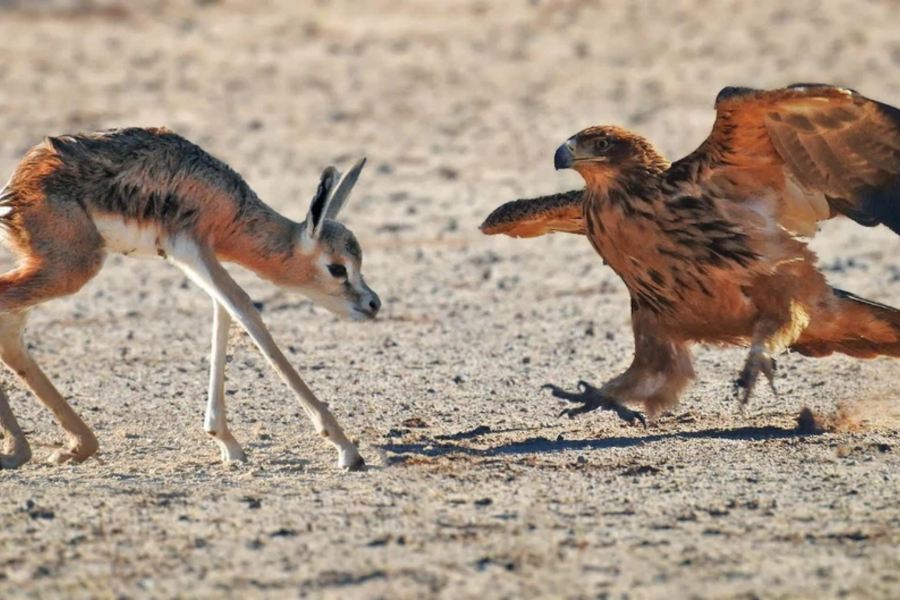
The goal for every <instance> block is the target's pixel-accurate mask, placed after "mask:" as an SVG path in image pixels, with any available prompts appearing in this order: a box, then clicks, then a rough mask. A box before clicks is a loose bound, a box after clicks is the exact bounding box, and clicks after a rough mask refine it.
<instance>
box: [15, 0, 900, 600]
mask: <svg viewBox="0 0 900 600" xmlns="http://www.w3.org/2000/svg"><path fill="white" fill-rule="evenodd" d="M898 24H900V4H898V3H897V2H892V1H887V0H884V1H864V0H847V1H837V0H835V1H827V2H817V1H805V0H804V1H798V2H792V3H787V2H783V1H776V0H757V1H755V2H714V1H711V0H686V1H683V2H649V1H648V2H635V3H628V2H622V1H619V0H616V1H612V0H610V1H605V2H601V1H597V2H591V1H579V0H571V1H559V2H553V1H548V2H540V1H537V0H534V1H530V2H526V1H509V2H501V1H500V0H497V1H495V2H490V1H486V0H448V1H441V2H437V1H433V0H414V1H401V0H366V1H365V2H363V1H356V2H354V1H352V0H340V1H338V0H335V1H328V0H309V1H304V2H295V1H291V0H259V1H250V0H244V1H238V0H233V1H219V2H217V1H215V0H205V1H199V0H198V1H196V2H187V1H184V2H176V1H174V0H172V1H170V2H167V1H164V0H159V1H129V2H125V1H124V0H121V1H117V0H108V1H99V0H98V1H95V2H88V1H85V0H68V1H64V0H57V1H52V2H51V1H41V0H33V1H28V0H21V1H19V2H16V1H9V0H7V1H4V2H0V173H7V174H9V173H11V172H12V170H13V168H14V166H15V165H16V163H17V161H18V160H19V159H20V158H21V156H22V155H23V153H24V152H25V151H26V150H27V149H28V148H29V147H30V146H32V145H33V144H35V143H37V142H39V141H40V140H41V138H42V137H43V136H44V135H55V134H61V133H67V132H75V131H84V130H95V129H103V128H110V127H118V126H126V125H165V126H168V127H170V128H172V129H174V130H175V131H177V132H179V133H181V134H182V135H184V136H186V137H188V138H189V139H191V140H193V141H195V142H197V143H199V144H201V145H202V146H204V147H205V148H206V149H207V150H208V151H209V152H211V153H212V154H214V155H216V156H218V157H220V158H222V159H223V160H225V161H226V162H228V163H229V164H231V165H232V166H233V167H234V168H235V169H237V170H238V171H239V172H241V173H242V174H243V175H244V177H245V178H246V179H247V181H248V182H249V183H250V185H251V186H252V187H253V188H254V189H255V190H256V191H257V192H258V193H259V194H260V196H261V197H262V198H263V199H264V200H266V201H267V202H268V203H270V204H271V205H273V206H275V207H277V208H278V209H279V210H281V211H283V212H284V213H285V214H287V215H288V216H290V217H292V218H295V219H300V218H302V217H303V216H304V214H305V213H306V209H307V205H308V202H309V199H310V198H311V196H312V194H313V191H314V189H315V185H316V179H317V176H318V173H319V172H320V170H321V169H322V168H323V167H324V166H326V165H328V164H337V165H338V166H339V167H342V168H347V167H348V166H349V165H350V164H351V163H352V161H353V160H355V159H356V158H357V157H359V156H363V155H365V156H367V157H368V158H369V164H368V166H367V168H366V171H365V172H364V173H363V176H362V178H361V180H360V182H359V184H358V185H357V188H356V191H355V193H354V197H353V198H352V199H351V200H350V203H349V205H348V206H347V208H346V209H345V211H344V218H343V220H344V221H345V223H346V224H347V225H348V226H349V227H351V228H352V229H353V230H354V231H355V232H356V234H357V236H358V237H359V239H360V241H361V243H362V246H363V248H364V251H365V258H364V273H365V274H366V278H367V281H368V282H369V284H370V285H371V286H372V287H373V288H374V289H375V290H376V291H378V292H379V294H380V295H381V297H382V300H383V301H384V309H383V312H382V315H381V317H380V318H379V319H378V320H377V321H376V322H372V323H364V324H359V323H352V322H345V321H340V320H338V319H337V318H335V317H333V316H331V315H330V314H328V313H326V312H325V311H324V310H321V309H318V308H314V307H313V306H312V304H311V303H310V302H309V301H307V300H305V299H304V298H302V297H298V296H295V295H292V294H290V293H286V292H282V291H279V290H277V289H275V288H274V287H272V286H271V285H270V284H268V283H266V282H263V281H261V280H259V279H257V278H256V277H255V276H254V275H253V274H251V273H248V272H246V271H242V270H241V269H238V268H234V269H232V272H233V273H234V275H235V277H237V279H238V280H239V282H240V283H241V284H242V285H244V286H245V287H246V289H247V290H248V291H249V292H250V293H251V295H252V296H253V298H254V300H256V301H257V302H259V303H261V305H262V308H263V313H262V314H263V317H264V318H265V320H266V321H267V323H268V324H269V326H270V328H271V330H272V331H273V334H274V335H275V338H276V339H277V340H278V342H279V343H280V344H281V346H282V348H284V349H285V351H286V353H287V354H288V356H289V357H290V359H291V361H292V362H293V363H294V364H295V365H296V367H297V368H298V370H299V371H300V373H301V375H302V376H304V377H305V378H306V380H307V382H308V383H309V384H310V385H311V386H312V388H313V389H314V390H316V391H317V392H318V394H319V395H320V396H321V398H322V399H323V400H325V401H327V402H328V403H329V404H330V406H331V408H332V410H333V411H334V412H335V413H336V415H337V416H338V418H339V419H340V421H341V422H342V423H343V425H344V427H345V429H346V430H347V431H348V433H349V434H350V435H351V436H352V437H353V438H354V439H355V440H358V441H359V445H360V449H361V451H362V453H363V455H364V456H365V458H366V459H367V461H368V462H369V464H370V466H371V469H370V470H369V471H368V472H365V473H352V474H347V473H342V472H340V470H339V469H338V468H337V465H336V456H335V454H334V452H333V451H332V449H331V448H330V447H329V446H327V445H326V444H325V443H324V442H323V441H322V440H321V439H320V438H318V436H316V435H315V434H314V433H313V432H312V430H311V428H310V426H309V424H308V422H307V421H306V419H305V417H304V416H303V415H302V414H301V413H300V409H299V405H298V404H297V403H296V401H295V400H294V399H293V398H292V397H291V394H290V392H289V390H288V389H287V387H285V386H284V385H283V384H282V383H281V381H280V380H278V379H277V377H276V376H275V375H274V374H273V373H272V372H271V370H270V369H269V368H268V367H267V365H266V364H265V362H264V360H263V359H262V357H261V356H260V355H259V353H258V352H257V351H256V350H255V348H254V347H253V346H252V345H251V344H250V342H249V340H248V338H247V337H246V336H245V335H243V334H242V333H240V332H239V331H238V330H237V329H236V328H234V329H233V330H232V342H233V344H232V348H231V350H230V356H231V362H230V363H229V365H228V382H227V386H228V397H227V399H228V408H229V417H230V423H231V426H232V430H233V431H234V433H235V435H236V436H237V437H238V439H239V440H241V441H242V442H243V443H244V445H245V448H246V449H247V451H248V455H249V461H248V462H247V463H246V464H240V465H223V464H220V463H218V462H217V458H218V452H217V449H216V447H215V445H214V444H213V443H212V441H211V440H209V439H208V438H207V436H206V434H205V433H204V431H203V428H202V422H203V410H204V405H205V394H206V382H207V368H208V351H209V336H210V331H211V316H212V315H211V303H210V301H209V299H208V298H207V297H206V296H205V295H204V294H203V292H201V291H200V290H199V289H197V288H196V287H194V286H192V285H191V284H189V283H188V282H187V280H186V278H185V277H184V276H183V275H182V274H181V273H180V272H179V271H177V270H176V269H174V268H173V267H171V266H168V265H167V264H165V263H164V262H163V261H138V260H133V259H126V258H123V257H119V256H113V257H110V258H109V260H108V261H107V266H106V268H105V269H104V270H103V272H102V273H101V274H100V275H99V276H98V277H97V278H96V279H95V280H93V281H92V282H91V283H90V284H89V285H88V286H87V287H85V288H84V289H83V290H82V291H81V292H80V293H78V294H77V295H76V296H74V297H70V298H66V299H63V300H59V301H56V302H53V303H50V304H47V305H44V306H41V307H39V308H38V309H36V310H34V311H33V315H32V319H31V323H30V328H29V333H28V339H29V343H30V344H31V347H32V348H33V351H34V354H35V356H36V358H37V359H38V361H39V362H40V363H41V364H42V365H43V367H44V368H45V369H46V371H47V372H48V374H49V375H50V376H51V378H52V379H53V380H54V381H55V382H56V383H57V385H58V386H59V387H60V389H61V390H63V392H64V394H65V395H66V396H67V397H68V398H70V399H71V402H72V404H73V405H74V406H75V407H76V408H77V409H78V410H79V411H80V413H81V414H82V415H83V416H84V418H85V419H86V420H87V421H88V422H89V423H90V424H91V426H92V427H93V428H94V429H95V431H96V432H97V434H98V437H99V438H100V444H101V451H100V453H99V454H98V455H97V457H96V458H93V459H90V460H89V461H87V462H85V463H84V464H80V465H65V466H50V465H47V464H44V463H43V462H42V461H41V459H42V458H43V455H46V454H49V453H50V452H51V451H52V450H53V448H54V447H56V446H57V445H58V444H59V443H60V442H61V441H62V434H61V431H60V430H59V429H58V428H57V427H56V425H55V424H54V422H53V420H52V417H51V415H50V414H49V412H48V411H47V410H45V409H44V408H43V407H41V406H39V405H38V403H37V402H35V401H34V399H33V398H32V397H31V396H30V394H28V393H27V392H25V391H24V390H23V389H22V387H21V386H20V385H19V384H18V382H17V381H16V380H15V379H14V378H13V377H12V376H10V375H8V374H5V373H4V375H3V382H4V385H5V386H6V387H7V389H8V390H9V393H10V397H11V401H12V404H13V408H14V409H15V411H16V412H17V414H18V415H19V417H20V420H21V422H22V424H23V427H24V428H25V429H26V430H27V431H28V432H29V438H30V440H31V442H32V446H33V448H34V450H35V454H36V460H35V461H34V462H32V463H30V464H28V465H26V466H24V467H23V468H21V469H19V470H15V471H3V472H0V597H2V598H5V599H12V598H56V597H60V598H62V597H65V598H88V597H101V598H142V597H159V598H165V597H184V598H207V597H234V598H249V597H270V598H289V597H307V598H444V599H461V598H510V599H516V598H617V599H618V598H622V599H624V598H629V599H644V598H646V599H651V598H665V599H667V600H669V599H672V598H744V599H749V598H826V597H852V598H896V597H898V596H900V551H898V544H900V408H898V407H900V403H898V400H900V390H898V382H900V361H897V360H889V359H877V360H871V361H860V360H855V359H850V358H845V357H831V358H826V359H820V360H811V359H805V358H802V357H800V356H796V355H786V356H782V357H781V358H780V362H779V366H780V370H779V375H778V379H777V387H778V390H779V395H778V396H777V397H776V396H774V395H773V394H772V393H771V392H770V391H769V390H768V389H765V386H760V390H759V392H758V393H757V394H756V396H755V397H754V398H753V401H752V403H751V404H750V406H749V407H747V408H746V409H744V410H741V409H740V407H739V405H738V403H737V402H736V401H735V400H734V399H733V398H732V396H731V384H732V381H733V380H734V378H735V376H736V374H737V373H738V371H739V369H740V366H741V364H742V361H743V358H744V356H745V355H744V351H742V350H740V349H731V350H722V349H717V348H707V347H698V348H697V350H696V364H697V369H698V380H697V382H696V384H695V385H694V386H693V387H692V388H691V389H690V390H689V392H688V393H687V394H686V395H685V397H684V399H683V402H682V403H681V404H680V406H679V407H678V408H677V409H676V410H675V411H674V412H673V413H672V414H670V415H665V416H663V417H662V418H660V419H658V420H657V421H655V422H653V423H651V424H650V426H649V427H648V429H647V430H643V429H640V428H634V427H629V426H628V425H626V424H624V423H621V422H619V421H617V420H616V419H615V417H614V416H611V415H609V414H603V413H594V414H590V415H586V416H582V417H580V418H578V419H575V420H569V419H566V418H561V417H559V416H558V414H559V412H560V410H561V409H562V408H564V406H563V402H562V401H560V400H556V399H554V398H552V397H550V396H549V394H548V393H547V392H544V391H541V389H540V388H541V385H542V384H545V383H555V384H558V385H561V386H563V387H567V388H574V386H575V384H576V382H577V381H578V380H579V379H585V380H588V381H591V382H593V383H601V382H603V381H605V380H607V379H609V378H611V377H612V376H614V375H616V374H617V373H619V372H621V371H622V370H623V369H624V368H625V367H626V366H627V365H628V363H629V362H630V359H631V352H632V341H631V332H630V326H629V309H628V305H629V304H628V296H627V293H626V290H625V288H624V286H623V285H622V283H621V282H620V281H619V280H618V278H617V277H616V276H615V274H614V273H613V272H612V271H610V270H609V269H608V268H607V267H604V266H603V264H602V263H601V261H600V260H599V259H598V257H597V256H596V255H595V254H594V252H593V251H592V249H591V248H590V246H589V244H588V243H587V242H586V240H585V239H584V238H581V237H578V236H566V235H556V236H547V237H543V238H540V239H534V240H513V239H509V238H489V237H485V236H482V235H481V234H480V232H479V231H478V225H479V224H480V222H481V220H482V219H483V218H484V217H485V216H486V215H487V214H488V213H489V212H490V210H492V209H493V208H494V207H496V206H497V205H499V204H500V203H502V202H505V201H507V200H511V199H514V198H519V197H529V196H535V195H540V194H546V193H552V192H556V191H563V190H567V189H573V188H574V187H578V186H581V184H582V183H581V180H580V178H579V177H578V175H577V174H576V173H574V172H571V171H566V172H559V173H557V172H555V171H554V170H553V167H552V156H553V152H554V150H555V149H556V147H557V146H558V145H559V144H560V143H561V142H562V141H563V140H565V139H566V138H567V137H568V136H570V135H572V134H573V133H575V132H577V131H578V130H580V129H581V128H583V127H585V126H588V125H593V124H599V123H615V124H619V125H624V126H627V127H630V128H632V129H634V130H636V131H637V132H639V133H641V134H643V135H645V136H646V137H648V138H649V139H651V140H652V141H653V142H654V143H656V144H658V146H659V147H660V148H661V149H662V150H663V151H664V152H665V153H666V154H667V155H669V156H670V157H673V158H677V157H679V156H682V155H684V154H686V153H687V152H689V151H691V150H692V149H694V148H695V147H696V146H697V145H699V144H700V142H701V141H702V140H703V139H704V138H705V136H706V135H707V133H708V132H709V129H710V127H711V125H712V120H713V117H714V112H713V110H712V103H713V99H714V98H715V95H716V93H717V92H718V91H719V89H720V88H722V87H724V86H726V85H735V84H740V85H750V86H755V87H778V86H782V85H785V84H788V83H792V82H795V81H808V80H817V81H824V82H829V83H835V84H843V85H848V86H850V87H853V88H856V89H859V90H860V91H862V92H863V93H865V94H866V95H868V96H870V97H873V98H876V99H880V100H883V101H885V102H888V103H891V104H894V105H900V75H898V74H900V26H898ZM0 177H4V178H5V177H6V176H5V175H0ZM813 246H814V248H815V249H816V251H817V252H818V253H819V256H820V259H821V262H822V264H823V266H824V267H825V270H826V274H827V276H828V278H829V279H830V280H831V281H832V282H834V284H835V285H838V286H840V287H842V288H845V289H849V290H852V291H853V292H855V293H857V294H859V295H861V296H864V297H867V298H871V299H873V300H877V301H879V302H885V303H888V304H893V305H900V267H898V263H897V258H896V257H897V256H898V255H900V239H898V238H897V236H895V235H893V234H891V233H890V232H889V231H886V230H884V229H875V230H869V229H864V228H862V227H860V226H857V225H855V224H853V223H851V222H849V221H841V222H838V221H835V222H829V223H826V224H825V226H823V228H822V232H821V233H820V234H819V236H818V237H817V238H816V239H815V240H814V241H813ZM11 265H12V258H11V257H9V256H8V255H5V254H4V255H3V259H2V265H0V266H2V267H4V268H8V267H10V266H11ZM803 407H809V408H810V409H812V410H813V411H814V412H815V413H816V414H817V415H819V417H820V418H821V419H823V420H824V421H825V422H826V424H827V425H829V431H828V432H826V433H821V434H812V435H806V434H802V433H798V432H797V429H796V427H797V416H798V414H799V413H800V411H801V409H802V408H803Z"/></svg>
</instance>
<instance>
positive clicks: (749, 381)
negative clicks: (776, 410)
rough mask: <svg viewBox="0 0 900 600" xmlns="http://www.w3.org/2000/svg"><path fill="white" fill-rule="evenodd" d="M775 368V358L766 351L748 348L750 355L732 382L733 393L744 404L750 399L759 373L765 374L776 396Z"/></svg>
mask: <svg viewBox="0 0 900 600" xmlns="http://www.w3.org/2000/svg"><path fill="white" fill-rule="evenodd" d="M775 369H776V363H775V359H774V358H772V357H771V355H769V353H768V352H767V351H765V350H762V349H759V348H754V349H752V350H750V356H748V357H747V363H746V364H745V365H744V370H743V371H741V375H740V377H738V378H737V379H736V380H735V382H734V393H735V395H736V396H737V397H738V399H739V400H740V402H741V404H742V405H744V406H746V405H747V403H748V402H749V401H750V396H751V395H752V394H753V388H755V387H756V381H757V379H759V374H760V373H762V374H763V375H765V376H766V379H767V380H768V382H769V389H771V390H772V393H773V394H775V395H776V396H777V395H778V390H777V389H775ZM742 390H743V392H742Z"/></svg>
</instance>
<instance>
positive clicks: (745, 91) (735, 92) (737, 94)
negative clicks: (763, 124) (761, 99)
mask: <svg viewBox="0 0 900 600" xmlns="http://www.w3.org/2000/svg"><path fill="white" fill-rule="evenodd" d="M757 92H759V90H757V89H754V88H750V87H742V86H731V85H730V86H728V87H726V88H722V91H720V92H719V94H718V95H717V96H716V106H718V105H719V103H720V102H724V101H725V100H732V99H734V98H741V97H743V96H752V95H753V94H756V93H757Z"/></svg>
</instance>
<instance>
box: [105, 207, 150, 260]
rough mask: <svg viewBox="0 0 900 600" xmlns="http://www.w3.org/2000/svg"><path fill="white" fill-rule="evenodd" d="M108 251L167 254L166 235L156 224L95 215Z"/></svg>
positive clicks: (138, 254)
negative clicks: (165, 249)
mask: <svg viewBox="0 0 900 600" xmlns="http://www.w3.org/2000/svg"><path fill="white" fill-rule="evenodd" d="M93 220H94V224H95V225H96V226H97V231H99V232H100V236H101V237H102V238H103V241H104V242H105V246H106V250H107V251H108V252H115V253H117V254H124V255H126V256H136V257H145V258H156V257H158V256H165V251H164V248H165V247H166V246H167V243H166V242H167V240H166V237H165V235H164V234H163V232H162V231H160V229H159V228H158V227H157V226H155V225H143V226H140V225H138V224H137V223H135V222H134V221H126V220H124V219H122V217H118V216H100V215H94V216H93Z"/></svg>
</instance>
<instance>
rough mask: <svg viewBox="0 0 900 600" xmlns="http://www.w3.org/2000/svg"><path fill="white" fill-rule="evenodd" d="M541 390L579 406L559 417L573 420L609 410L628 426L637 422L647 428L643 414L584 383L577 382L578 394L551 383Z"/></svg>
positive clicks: (567, 409)
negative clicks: (590, 413) (584, 415)
mask: <svg viewBox="0 0 900 600" xmlns="http://www.w3.org/2000/svg"><path fill="white" fill-rule="evenodd" d="M541 389H549V390H551V392H552V394H553V396H554V397H555V398H559V399H561V400H566V401H567V402H575V403H578V404H581V406H576V407H574V408H566V409H563V411H562V412H560V413H559V416H560V417H562V416H566V417H568V418H570V419H573V418H575V417H577V416H578V415H582V414H584V413H588V412H591V411H594V410H609V411H612V412H614V413H616V414H617V415H618V416H619V418H620V419H622V420H623V421H625V422H626V423H628V424H629V425H636V424H637V423H638V422H640V424H641V425H642V426H643V427H644V429H646V428H647V419H646V418H645V417H644V415H643V414H641V413H639V412H637V411H635V410H631V409H630V408H628V407H626V406H623V405H622V404H619V403H618V402H616V401H615V400H613V399H612V398H610V397H609V396H607V395H606V394H604V393H603V392H601V391H600V390H599V389H597V388H595V387H594V386H592V385H591V384H589V383H588V382H586V381H579V382H578V389H579V392H578V393H575V392H567V391H566V390H564V389H562V388H560V387H559V386H556V385H553V384H552V383H547V384H544V385H543V386H541Z"/></svg>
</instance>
